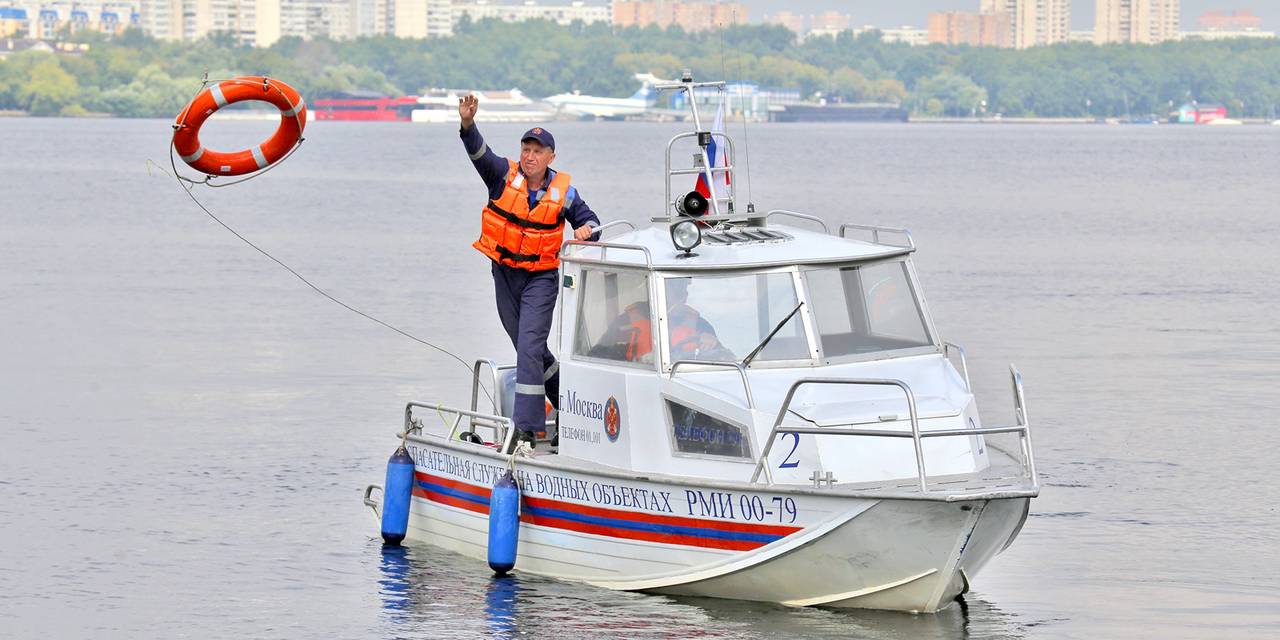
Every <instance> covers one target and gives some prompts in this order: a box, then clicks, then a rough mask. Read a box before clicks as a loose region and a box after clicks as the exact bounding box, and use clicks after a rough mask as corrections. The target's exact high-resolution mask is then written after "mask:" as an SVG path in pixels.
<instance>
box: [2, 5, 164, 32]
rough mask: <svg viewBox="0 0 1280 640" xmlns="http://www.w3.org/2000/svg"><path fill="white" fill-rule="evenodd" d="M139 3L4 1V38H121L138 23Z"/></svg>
mask: <svg viewBox="0 0 1280 640" xmlns="http://www.w3.org/2000/svg"><path fill="white" fill-rule="evenodd" d="M138 9H139V7H138V3H137V2H136V1H133V2H130V1H129V0H75V1H72V0H44V1H36V2H26V1H23V0H16V1H15V0H0V37H12V36H16V35H18V34H25V35H26V36H27V37H29V38H35V39H53V38H55V37H57V36H58V35H59V34H63V33H77V32H80V31H100V32H103V33H112V34H118V33H121V32H123V31H124V30H125V29H127V28H128V27H130V26H132V25H134V24H136V23H137V21H138V19H139V16H138Z"/></svg>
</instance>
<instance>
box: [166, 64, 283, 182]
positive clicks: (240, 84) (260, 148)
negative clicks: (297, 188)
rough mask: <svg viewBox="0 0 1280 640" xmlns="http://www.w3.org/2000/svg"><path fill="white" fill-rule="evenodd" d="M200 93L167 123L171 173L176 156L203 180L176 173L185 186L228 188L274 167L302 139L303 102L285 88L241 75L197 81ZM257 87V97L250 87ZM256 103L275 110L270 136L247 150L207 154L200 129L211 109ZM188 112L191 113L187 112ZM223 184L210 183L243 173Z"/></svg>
mask: <svg viewBox="0 0 1280 640" xmlns="http://www.w3.org/2000/svg"><path fill="white" fill-rule="evenodd" d="M200 85H201V86H200V90H199V91H197V92H196V94H195V96H194V97H192V98H191V100H190V101H188V102H187V104H186V106H185V107H183V109H182V112H181V113H179V114H178V117H177V119H176V120H175V121H174V124H173V137H172V139H171V141H170V145H169V159H170V164H171V165H172V166H173V168H174V172H175V173H177V162H176V160H175V159H174V158H173V156H174V155H177V156H178V157H179V158H181V159H182V161H183V162H185V163H186V164H187V165H189V166H191V167H192V168H193V169H195V170H197V171H200V172H201V173H204V174H205V178H204V180H193V179H191V178H187V177H185V176H181V175H179V179H181V180H184V181H186V182H188V183H191V184H205V185H208V186H210V187H228V186H231V185H233V184H240V183H242V182H245V181H246V180H249V179H252V178H254V177H257V176H259V175H261V174H263V173H266V172H267V171H269V170H271V169H273V168H275V167H276V166H277V165H279V164H281V163H282V162H284V161H285V160H286V159H288V158H289V156H292V155H293V153H294V152H295V151H297V149H298V147H299V146H301V145H302V143H303V141H305V140H306V138H305V137H303V135H302V132H303V130H304V129H305V128H306V124H307V120H306V117H307V116H306V112H307V108H306V102H305V101H304V100H303V99H302V96H301V95H300V94H299V93H298V92H297V91H296V90H294V89H293V87H290V86H289V85H288V84H286V83H284V82H281V81H279V80H275V79H272V78H268V77H266V76H242V77H237V78H231V79H226V80H209V78H208V74H205V76H204V78H202V79H201V83H200ZM258 88H261V94H259V93H257V92H256V91H254V89H258ZM250 100H258V101H262V102H267V103H270V104H272V105H274V106H275V107H276V108H277V109H279V110H280V126H278V127H276V131H275V133H273V134H272V135H271V137H270V138H268V139H267V140H265V141H263V142H262V143H259V144H257V145H255V146H253V147H251V148H249V149H244V150H240V151H234V152H219V151H212V150H209V149H207V148H205V147H204V145H202V144H201V143H200V139H199V133H200V127H201V126H202V125H203V124H204V122H205V120H207V119H208V118H209V116H211V115H213V113H214V112H215V111H217V110H218V109H221V108H222V107H224V106H227V105H229V104H234V103H236V102H243V101H250ZM193 109H197V110H196V111H195V112H194V113H193ZM246 174H248V177H246V178H242V179H240V180H235V181H232V182H228V183H221V184H214V183H213V182H212V180H213V179H214V178H215V177H222V176H237V175H246Z"/></svg>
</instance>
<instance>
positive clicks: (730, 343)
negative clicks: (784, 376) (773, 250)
mask: <svg viewBox="0 0 1280 640" xmlns="http://www.w3.org/2000/svg"><path fill="white" fill-rule="evenodd" d="M663 286H664V291H665V295H666V304H667V335H666V340H667V347H668V349H669V350H670V353H671V360H672V361H673V362H675V361H678V360H717V361H722V362H723V361H735V360H742V359H743V358H745V357H746V356H747V354H749V353H751V351H752V350H753V349H755V348H756V347H757V346H759V345H760V343H761V342H763V341H764V339H765V337H766V336H768V335H769V332H771V331H773V329H774V327H776V326H778V325H779V324H782V328H781V329H780V330H779V331H778V333H777V334H776V335H774V337H773V339H772V340H770V341H769V343H768V344H767V345H765V348H764V349H763V350H762V351H761V352H760V353H759V354H758V355H757V356H756V357H755V361H765V360H808V359H809V358H810V355H809V342H808V340H807V338H806V337H805V330H804V322H803V320H802V319H801V314H800V313H796V314H794V315H792V316H791V318H790V319H788V320H787V321H786V323H785V324H783V323H782V321H783V320H784V319H786V318H787V315H788V314H790V313H791V312H792V311H793V310H795V308H796V305H797V304H798V302H797V298H796V289H795V281H794V280H792V274H791V272H781V271H775V272H771V273H755V274H750V275H744V276H728V277H725V276H700V277H690V278H666V279H665V280H664V285H663Z"/></svg>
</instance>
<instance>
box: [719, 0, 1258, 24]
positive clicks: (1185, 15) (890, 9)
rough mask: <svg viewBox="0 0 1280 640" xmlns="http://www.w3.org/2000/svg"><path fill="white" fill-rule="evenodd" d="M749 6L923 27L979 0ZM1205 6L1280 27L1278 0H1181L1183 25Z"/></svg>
mask: <svg viewBox="0 0 1280 640" xmlns="http://www.w3.org/2000/svg"><path fill="white" fill-rule="evenodd" d="M737 1H738V2H741V3H743V4H745V5H747V6H748V7H750V8H751V21H752V22H759V21H760V18H761V17H763V16H764V15H765V14H771V13H773V12H775V11H781V10H783V9H785V10H788V11H791V12H793V13H800V14H812V13H822V12H823V11H830V10H836V11H839V12H841V13H847V14H849V15H851V16H853V21H854V24H857V25H864V24H873V25H876V26H880V27H888V26H897V25H904V24H906V25H912V26H916V27H920V28H924V26H925V23H926V21H927V16H928V15H929V12H930V11H947V10H953V9H959V10H964V11H976V10H977V9H978V0H737ZM1094 2H1095V0H1074V1H1073V2H1072V3H1071V25H1072V28H1073V29H1092V28H1093V8H1094ZM1206 9H1225V10H1227V11H1228V12H1230V11H1231V10H1233V9H1252V10H1253V13H1254V14H1256V15H1258V16H1261V17H1262V26H1263V28H1264V29H1269V30H1272V31H1275V30H1280V0H1182V28H1183V29H1184V30H1193V29H1195V28H1196V18H1199V17H1200V14H1202V13H1204V12H1205V10H1206Z"/></svg>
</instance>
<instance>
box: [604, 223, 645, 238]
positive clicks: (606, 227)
mask: <svg viewBox="0 0 1280 640" xmlns="http://www.w3.org/2000/svg"><path fill="white" fill-rule="evenodd" d="M614 227H627V228H628V229H631V230H632V231H635V230H636V225H635V224H633V223H632V222H631V221H630V220H614V221H612V222H606V223H604V224H602V225H600V226H598V227H596V230H595V233H596V237H597V238H603V237H604V232H605V231H607V230H609V229H612V228H614Z"/></svg>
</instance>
